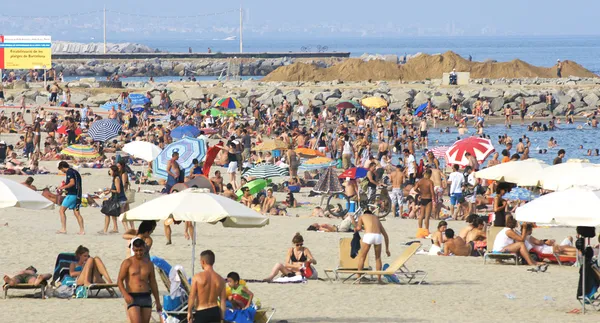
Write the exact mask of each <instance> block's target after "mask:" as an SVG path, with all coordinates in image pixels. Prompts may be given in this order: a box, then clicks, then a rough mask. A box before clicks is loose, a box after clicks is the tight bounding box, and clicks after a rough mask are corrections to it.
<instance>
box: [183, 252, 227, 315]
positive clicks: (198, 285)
mask: <svg viewBox="0 0 600 323" xmlns="http://www.w3.org/2000/svg"><path fill="white" fill-rule="evenodd" d="M214 264H215V254H214V253H213V252H212V251H210V250H204V251H202V253H201V254H200V265H201V266H202V270H203V272H200V273H197V274H195V275H194V278H192V290H191V291H190V297H189V299H188V315H187V320H188V322H194V323H213V322H221V320H223V318H224V315H225V310H226V308H225V301H226V300H227V295H226V292H225V280H224V279H223V277H221V276H220V275H219V274H217V273H216V272H215V271H214V269H213V265H214ZM219 300H220V301H219ZM194 310H195V313H193V314H192V312H193V311H194Z"/></svg>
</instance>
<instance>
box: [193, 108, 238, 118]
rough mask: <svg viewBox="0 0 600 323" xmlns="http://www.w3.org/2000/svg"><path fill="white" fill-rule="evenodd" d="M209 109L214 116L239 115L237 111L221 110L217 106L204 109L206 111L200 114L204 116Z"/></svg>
mask: <svg viewBox="0 0 600 323" xmlns="http://www.w3.org/2000/svg"><path fill="white" fill-rule="evenodd" d="M207 111H210V115H211V116H213V117H223V116H225V117H236V116H237V113H235V112H233V111H221V110H219V109H217V108H210V109H207V110H204V111H202V112H200V114H201V115H203V116H204V115H206V112H207Z"/></svg>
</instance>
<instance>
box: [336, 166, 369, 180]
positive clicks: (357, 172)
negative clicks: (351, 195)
mask: <svg viewBox="0 0 600 323" xmlns="http://www.w3.org/2000/svg"><path fill="white" fill-rule="evenodd" d="M368 172H369V170H368V169H366V168H362V167H352V168H348V169H346V170H345V171H344V172H343V173H341V174H340V175H339V176H338V178H341V179H346V178H348V177H349V178H350V179H357V178H363V177H365V176H367V173H368Z"/></svg>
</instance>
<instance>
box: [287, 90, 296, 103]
mask: <svg viewBox="0 0 600 323" xmlns="http://www.w3.org/2000/svg"><path fill="white" fill-rule="evenodd" d="M298 95H300V90H298V89H295V90H293V91H289V92H287V93H286V94H285V97H286V99H287V100H288V101H289V102H290V103H291V104H294V103H295V102H296V100H297V99H298Z"/></svg>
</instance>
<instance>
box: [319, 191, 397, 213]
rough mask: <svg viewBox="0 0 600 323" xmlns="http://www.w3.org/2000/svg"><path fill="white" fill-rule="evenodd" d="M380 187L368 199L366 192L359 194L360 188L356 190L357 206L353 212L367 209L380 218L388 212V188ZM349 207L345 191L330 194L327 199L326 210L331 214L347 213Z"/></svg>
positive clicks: (389, 199)
mask: <svg viewBox="0 0 600 323" xmlns="http://www.w3.org/2000/svg"><path fill="white" fill-rule="evenodd" d="M380 187H381V189H380V192H379V193H377V192H376V193H375V194H374V195H373V196H372V197H371V198H370V199H367V195H366V194H362V195H361V194H360V189H359V190H358V191H357V194H356V197H357V200H358V208H357V209H356V210H355V211H354V213H355V214H361V212H363V211H364V210H369V211H371V212H372V213H373V214H374V215H375V216H377V217H378V218H380V219H382V218H385V217H386V216H387V215H388V214H389V213H390V211H391V210H392V200H391V198H390V195H389V193H388V188H387V186H386V185H382V186H380ZM349 209H350V198H349V197H348V195H346V194H345V193H335V194H331V195H330V196H329V198H328V199H327V204H326V210H327V211H329V213H331V215H333V216H336V217H343V216H345V215H346V214H347V213H348V211H349Z"/></svg>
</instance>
